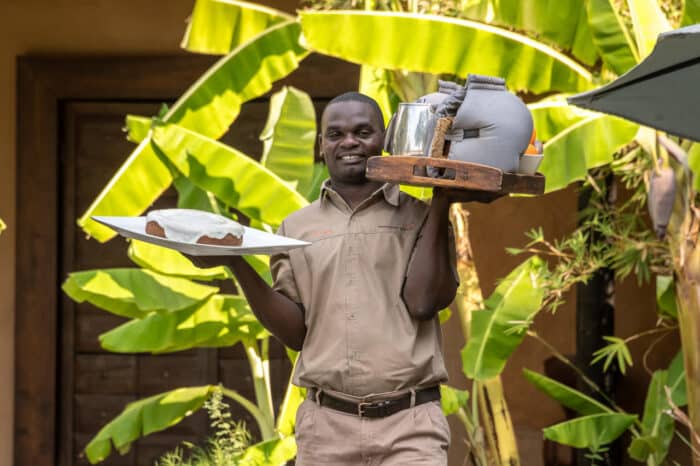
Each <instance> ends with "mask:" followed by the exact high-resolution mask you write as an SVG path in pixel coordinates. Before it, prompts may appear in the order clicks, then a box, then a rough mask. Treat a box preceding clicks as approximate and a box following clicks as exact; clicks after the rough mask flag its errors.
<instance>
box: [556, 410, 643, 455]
mask: <svg viewBox="0 0 700 466" xmlns="http://www.w3.org/2000/svg"><path fill="white" fill-rule="evenodd" d="M636 419H637V416H633V415H629V414H620V413H604V414H593V415H591V416H584V417H579V418H576V419H573V420H571V421H567V422H562V423H560V424H556V425H553V426H551V427H547V428H545V429H544V431H543V432H544V436H545V438H547V439H549V440H552V441H554V442H558V443H562V444H564V445H569V446H571V447H574V448H589V449H592V450H597V449H599V448H600V447H601V446H603V445H607V444H609V443H611V442H612V441H613V440H615V439H616V438H618V437H619V436H620V435H622V434H623V433H624V432H625V431H626V430H627V429H628V428H629V427H630V426H631V425H632V424H633V423H634V421H635V420H636Z"/></svg>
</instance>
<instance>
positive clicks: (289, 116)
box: [260, 86, 316, 195]
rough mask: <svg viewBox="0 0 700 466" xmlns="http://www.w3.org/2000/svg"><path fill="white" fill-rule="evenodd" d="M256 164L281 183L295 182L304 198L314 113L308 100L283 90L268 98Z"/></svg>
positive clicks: (310, 171) (310, 163) (309, 170)
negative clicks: (259, 157)
mask: <svg viewBox="0 0 700 466" xmlns="http://www.w3.org/2000/svg"><path fill="white" fill-rule="evenodd" d="M260 140H261V141H262V142H263V155H262V159H261V160H260V163H261V164H262V165H263V166H264V167H265V168H267V169H268V170H270V171H272V172H273V173H275V174H276V175H277V176H279V177H280V178H282V179H283V180H285V181H290V182H295V183H296V186H297V191H299V192H300V193H301V194H302V195H305V194H307V193H308V192H309V190H310V189H311V183H312V181H313V174H314V173H313V164H314V145H315V144H316V111H315V110H314V104H313V102H312V101H311V97H309V95H308V94H307V93H306V92H303V91H300V90H299V89H296V88H294V87H286V86H285V87H284V88H282V90H281V91H279V92H277V93H275V94H273V95H272V97H271V98H270V113H269V115H268V117H267V123H265V128H264V129H263V130H262V133H260Z"/></svg>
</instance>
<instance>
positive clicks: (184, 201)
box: [173, 176, 227, 215]
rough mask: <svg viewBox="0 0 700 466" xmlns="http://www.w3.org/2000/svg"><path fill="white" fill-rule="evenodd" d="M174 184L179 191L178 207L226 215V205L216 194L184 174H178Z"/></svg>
mask: <svg viewBox="0 0 700 466" xmlns="http://www.w3.org/2000/svg"><path fill="white" fill-rule="evenodd" d="M173 186H175V190H176V191H177V207H178V208H180V209H197V210H204V211H207V212H213V213H215V214H219V215H226V213H227V209H226V205H225V204H224V203H223V202H221V201H219V200H218V199H216V197H215V196H214V195H212V194H211V193H208V192H206V191H205V190H203V189H201V188H199V187H198V186H197V185H196V184H194V183H192V182H191V181H190V180H188V179H187V178H185V177H184V176H176V177H175V178H174V179H173Z"/></svg>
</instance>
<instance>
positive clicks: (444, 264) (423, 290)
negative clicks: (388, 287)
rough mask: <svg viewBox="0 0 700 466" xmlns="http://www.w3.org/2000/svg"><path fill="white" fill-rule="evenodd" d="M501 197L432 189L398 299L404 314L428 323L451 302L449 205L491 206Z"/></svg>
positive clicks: (454, 283)
mask: <svg viewBox="0 0 700 466" xmlns="http://www.w3.org/2000/svg"><path fill="white" fill-rule="evenodd" d="M501 196H502V195H501V194H495V193H488V192H483V191H465V190H447V189H439V188H435V189H434V191H433V200H432V202H431V203H430V210H429V211H428V217H427V218H426V220H425V223H424V224H423V227H422V228H421V232H420V234H419V236H418V240H417V241H416V245H415V249H414V251H413V259H412V261H411V263H410V264H409V266H408V270H407V271H406V280H405V282H404V286H403V289H402V290H401V295H402V297H403V300H404V302H405V303H406V307H407V308H408V312H409V313H410V314H411V315H412V316H413V317H414V318H415V319H418V320H429V319H432V318H433V317H435V314H437V313H438V312H439V311H440V310H442V309H444V308H446V307H447V306H449V305H450V303H451V302H452V301H453V300H454V297H455V294H456V293H457V286H458V285H459V282H458V279H457V277H456V276H455V272H454V265H453V264H452V263H451V261H452V257H454V256H453V254H452V252H451V251H450V248H453V247H454V245H453V244H450V241H449V224H450V220H449V209H450V204H452V203H453V202H472V201H475V202H491V201H493V200H495V199H497V198H499V197H501Z"/></svg>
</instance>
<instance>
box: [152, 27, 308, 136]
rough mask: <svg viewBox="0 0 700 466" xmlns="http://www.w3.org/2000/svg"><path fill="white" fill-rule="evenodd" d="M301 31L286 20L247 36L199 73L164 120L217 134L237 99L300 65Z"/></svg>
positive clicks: (255, 94) (258, 90) (254, 93)
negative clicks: (203, 71)
mask: <svg viewBox="0 0 700 466" xmlns="http://www.w3.org/2000/svg"><path fill="white" fill-rule="evenodd" d="M300 34H301V28H300V26H299V24H298V23H296V22H293V21H285V22H284V23H280V24H278V25H275V26H273V27H271V28H269V29H266V30H265V31H263V32H262V33H260V34H259V35H258V36H255V37H253V38H251V39H250V40H249V41H248V42H246V43H244V44H242V45H241V46H240V47H238V48H236V49H235V50H234V51H232V52H231V53H229V54H228V55H226V56H224V57H222V58H221V59H220V60H219V61H218V62H216V63H215V64H214V65H213V66H212V67H211V68H210V69H209V70H208V71H207V72H206V73H204V74H203V75H202V76H201V77H200V78H199V79H198V80H197V81H196V82H195V83H194V84H193V85H192V86H191V87H190V88H189V89H188V90H187V91H186V92H185V93H184V94H183V95H182V96H181V97H180V98H179V99H178V101H177V102H175V105H173V107H172V108H171V109H170V110H169V111H168V113H166V115H165V116H164V118H163V120H164V121H165V122H167V123H175V124H177V125H180V126H183V127H185V128H188V129H190V130H192V131H195V132H198V133H201V134H203V135H205V136H209V137H211V138H214V139H218V138H220V137H221V136H222V135H223V134H224V133H225V132H226V131H227V130H228V128H229V126H230V125H231V123H233V121H234V120H235V119H236V117H237V116H238V113H239V112H240V109H241V104H243V103H244V102H247V101H248V100H251V99H254V98H255V97H259V96H261V95H263V94H265V93H266V92H267V91H269V90H270V89H271V88H272V83H274V82H275V81H277V80H279V79H281V78H284V77H285V76H287V75H288V74H289V73H291V72H292V71H294V70H295V69H297V68H298V67H299V63H300V62H301V60H303V59H304V58H305V57H306V56H307V55H308V52H307V51H306V50H305V49H304V48H303V47H302V46H301V45H299V35H300Z"/></svg>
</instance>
